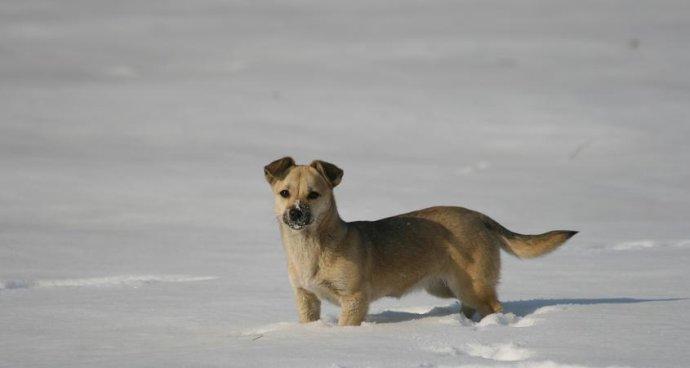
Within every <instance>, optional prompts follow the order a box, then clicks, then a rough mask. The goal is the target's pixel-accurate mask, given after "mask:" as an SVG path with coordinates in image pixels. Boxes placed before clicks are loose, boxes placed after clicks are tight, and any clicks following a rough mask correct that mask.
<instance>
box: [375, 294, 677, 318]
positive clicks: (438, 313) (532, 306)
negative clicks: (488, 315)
mask: <svg viewBox="0 0 690 368" xmlns="http://www.w3.org/2000/svg"><path fill="white" fill-rule="evenodd" d="M685 299H686V298H662V299H636V298H598V299H530V300H518V301H511V302H504V303H503V313H513V314H515V315H517V316H520V317H524V316H527V315H529V314H532V313H534V311H536V310H537V309H539V308H541V307H549V306H556V305H596V304H635V303H652V302H672V301H677V300H685ZM457 313H460V304H458V303H455V304H451V305H448V306H445V307H435V308H433V309H431V310H430V311H428V312H425V313H413V312H403V311H391V310H387V311H383V312H380V313H373V314H369V315H367V318H366V320H367V321H368V322H374V323H396V322H405V321H413V320H417V319H422V318H427V317H442V316H449V315H453V314H457Z"/></svg>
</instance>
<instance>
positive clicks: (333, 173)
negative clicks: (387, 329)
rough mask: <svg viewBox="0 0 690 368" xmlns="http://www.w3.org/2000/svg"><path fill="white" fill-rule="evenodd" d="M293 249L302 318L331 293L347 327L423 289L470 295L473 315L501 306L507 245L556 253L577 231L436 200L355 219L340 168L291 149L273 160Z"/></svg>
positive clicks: (312, 315) (515, 250)
mask: <svg viewBox="0 0 690 368" xmlns="http://www.w3.org/2000/svg"><path fill="white" fill-rule="evenodd" d="M264 174H265V176H266V180H267V181H268V182H269V184H271V188H272V189H273V193H274V194H275V213H276V215H277V216H278V222H279V223H280V234H281V237H282V240H283V247H284V248H285V252H286V254H287V261H288V272H289V274H290V282H291V283H292V286H293V287H294V289H295V294H296V298H297V310H298V311H299V319H300V322H310V321H316V320H318V319H319V318H320V313H321V312H320V310H321V301H320V300H321V299H326V300H328V301H331V302H333V303H335V304H337V305H340V307H341V314H340V320H339V324H340V325H355V326H356V325H359V324H361V323H362V320H364V317H365V316H366V314H367V310H368V307H369V303H371V302H372V301H374V300H376V299H378V298H381V297H384V296H393V297H400V296H402V295H403V294H405V293H407V292H409V291H411V290H413V289H415V288H417V287H422V288H425V289H426V290H427V291H428V292H429V293H430V294H432V295H435V296H438V297H443V298H458V299H460V300H461V301H462V313H463V314H464V315H466V316H467V317H469V318H471V316H472V315H473V314H474V313H475V311H477V312H479V313H480V314H481V315H482V316H486V315H488V314H491V313H496V312H500V311H501V303H500V302H499V301H498V297H497V296H496V284H497V283H498V277H499V271H500V254H499V249H500V248H503V249H504V250H506V251H507V252H508V253H511V254H513V255H514V256H517V257H519V258H532V257H538V256H540V255H542V254H546V253H548V252H550V251H552V250H554V249H556V248H557V247H558V246H559V245H561V244H563V243H564V242H565V241H566V240H568V239H569V238H570V237H572V236H573V235H575V234H576V233H577V232H576V231H551V232H548V233H544V234H540V235H521V234H516V233H513V232H511V231H510V230H508V229H506V228H504V227H503V226H501V225H500V224H498V223H497V222H496V221H494V220H492V219H490V218H489V217H488V216H485V215H483V214H481V213H479V212H475V211H471V210H468V209H465V208H462V207H432V208H427V209H424V210H420V211H415V212H410V213H407V214H402V215H398V216H394V217H389V218H385V219H382V220H378V221H356V222H345V221H343V220H342V219H341V218H340V216H339V215H338V210H337V208H336V205H335V198H334V197H333V188H335V187H336V186H337V185H338V184H339V183H340V180H341V179H342V177H343V171H342V170H341V169H339V168H338V167H337V166H335V165H333V164H330V163H327V162H324V161H318V160H317V161H314V162H312V163H311V164H310V165H308V166H306V165H299V166H298V165H295V161H294V160H293V159H292V158H290V157H284V158H281V159H279V160H276V161H274V162H272V163H270V164H268V165H267V166H266V167H265V168H264Z"/></svg>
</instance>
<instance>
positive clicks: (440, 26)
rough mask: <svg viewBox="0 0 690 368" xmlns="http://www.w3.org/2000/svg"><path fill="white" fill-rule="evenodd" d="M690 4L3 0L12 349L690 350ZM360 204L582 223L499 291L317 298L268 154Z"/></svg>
mask: <svg viewBox="0 0 690 368" xmlns="http://www.w3.org/2000/svg"><path fill="white" fill-rule="evenodd" d="M689 45H690V3H688V1H687V0H678V1H666V0H659V1H644V0H638V1H632V0H630V1H623V0H603V1H589V0H577V1H575V0H568V1H564V0H518V1H509V0H500V1H499V0H462V1H429V2H426V1H417V0H403V1H364V0H358V1H343V2H339V3H338V2H327V1H319V0H300V1H292V2H280V1H249V0H247V1H214V0H203V1H182V0H176V1H138V0H126V1H122V0H118V1H93V0H82V1H72V0H64V1H49V0H44V1H36V0H23V1H11V0H3V1H0V367H3V368H5V367H7V368H10V367H11V368H16V367H51V368H52V367H277V366H286V367H457V366H461V367H523V368H564V367H594V368H599V367H609V366H625V367H634V368H641V367H685V366H687V365H688V361H690V351H689V350H688V346H689V345H690V314H689V313H688V309H689V308H690V300H688V299H687V298H688V297H690V267H688V264H690V225H689V221H690V192H689V191H688V188H689V186H690V185H689V184H690V169H689V163H688V161H689V160H690V144H688V141H689V139H690V69H689V66H690V48H688V46H689ZM285 154H290V155H292V156H293V157H295V158H296V159H297V160H298V161H300V162H309V161H310V160H312V159H315V158H319V159H324V160H328V161H331V162H334V163H336V164H337V165H339V166H340V167H342V168H343V169H344V170H345V176H344V179H343V182H342V184H341V186H340V187H338V188H337V191H336V192H337V197H338V200H339V207H340V210H341V214H342V215H343V217H344V218H345V219H346V220H360V219H376V218H380V217H385V216H389V215H393V214H397V213H400V212H404V211H410V210H414V209H419V208H423V207H428V206H432V205H438V204H448V205H461V206H465V207H469V208H472V209H476V210H479V211H482V212H484V213H486V214H488V215H490V216H492V217H493V218H495V219H496V220H498V221H499V222H501V223H502V224H503V225H505V226H507V227H509V228H510V229H512V230H515V231H519V232H526V233H538V232H543V231H546V230H552V229H559V228H565V229H574V230H580V231H581V233H580V234H579V235H578V236H577V237H575V238H574V239H573V240H572V241H571V242H569V243H568V244H567V245H566V246H565V247H563V248H562V249H560V250H559V251H557V252H556V253H553V254H551V255H549V256H546V257H544V258H540V259H536V260H530V261H519V260H516V259H514V258H511V257H509V256H508V255H507V254H503V256H504V257H503V259H504V267H503V281H502V284H501V286H500V289H499V292H500V297H501V299H502V301H503V302H504V303H505V304H504V306H505V313H504V314H499V315H492V316H490V317H489V318H486V319H485V320H483V321H482V322H472V321H469V320H465V319H462V318H460V317H459V315H458V313H457V311H458V306H457V304H455V303H452V302H451V301H449V300H440V299H434V298H432V297H430V296H427V295H425V294H422V293H417V294H412V295H409V296H407V297H405V298H403V299H401V300H394V299H391V300H382V301H380V302H377V303H375V304H374V305H373V306H372V309H371V312H370V314H369V316H368V318H367V322H366V323H365V324H364V325H363V326H362V327H359V328H339V327H336V326H333V324H334V322H335V318H336V316H337V313H338V310H337V309H336V308H334V307H331V306H328V307H326V308H325V310H324V313H323V320H322V321H320V322H316V323H313V324H310V325H298V324H296V323H295V320H296V312H295V310H294V307H293V298H292V291H291V289H290V287H289V283H288V278H287V272H286V269H285V268H286V267H285V261H284V257H283V253H282V249H281V246H280V244H279V236H278V230H277V225H276V223H275V219H274V217H273V213H272V201H273V199H272V196H271V194H270V191H269V188H268V185H267V184H266V183H265V182H264V179H263V174H262V167H263V165H265V164H266V163H268V162H269V161H271V160H273V159H275V158H277V157H280V156H282V155H285Z"/></svg>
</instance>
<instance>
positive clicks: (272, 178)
mask: <svg viewBox="0 0 690 368" xmlns="http://www.w3.org/2000/svg"><path fill="white" fill-rule="evenodd" d="M293 166H295V160H293V159H292V157H288V156H285V157H283V158H279V159H277V160H275V161H273V162H271V163H270V164H268V165H266V166H264V176H265V177H266V181H267V182H268V183H269V184H271V185H273V183H275V182H276V181H277V180H280V179H282V178H284V177H285V175H287V172H288V171H289V170H290V168H291V167H293Z"/></svg>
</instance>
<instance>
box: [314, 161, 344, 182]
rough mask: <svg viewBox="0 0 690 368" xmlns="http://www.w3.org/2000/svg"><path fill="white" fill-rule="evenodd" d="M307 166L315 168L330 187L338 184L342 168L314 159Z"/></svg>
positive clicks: (341, 176) (341, 175)
mask: <svg viewBox="0 0 690 368" xmlns="http://www.w3.org/2000/svg"><path fill="white" fill-rule="evenodd" d="M309 166H311V167H313V168H315V169H316V171H318V172H319V173H320V174H321V175H323V177H324V178H325V179H326V181H327V182H328V184H330V185H331V188H335V187H336V186H337V185H338V184H340V180H341V179H342V178H343V170H341V169H340V168H339V167H338V166H335V165H333V164H332V163H329V162H326V161H321V160H314V161H312V163H311V164H309Z"/></svg>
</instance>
